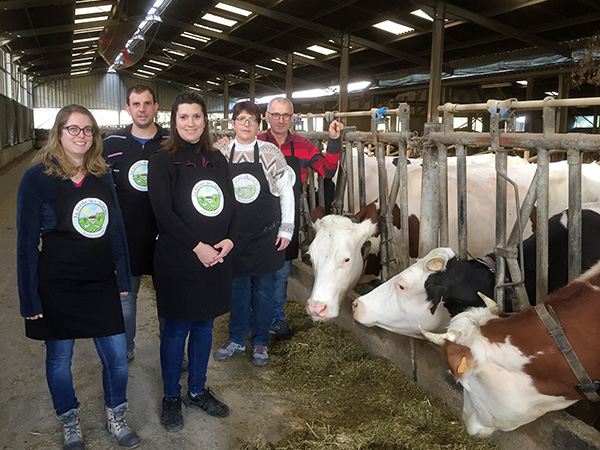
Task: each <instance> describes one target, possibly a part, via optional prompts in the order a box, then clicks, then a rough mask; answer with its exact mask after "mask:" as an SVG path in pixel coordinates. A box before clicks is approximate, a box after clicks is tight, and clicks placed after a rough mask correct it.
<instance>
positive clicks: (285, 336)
mask: <svg viewBox="0 0 600 450" xmlns="http://www.w3.org/2000/svg"><path fill="white" fill-rule="evenodd" d="M269 333H271V334H274V335H275V336H277V337H278V338H279V339H281V340H282V341H287V340H289V339H291V338H292V337H293V336H294V332H293V331H292V330H291V329H290V326H289V325H288V324H287V323H285V322H284V321H283V320H281V319H277V320H276V321H275V322H273V323H272V324H271V328H270V329H269Z"/></svg>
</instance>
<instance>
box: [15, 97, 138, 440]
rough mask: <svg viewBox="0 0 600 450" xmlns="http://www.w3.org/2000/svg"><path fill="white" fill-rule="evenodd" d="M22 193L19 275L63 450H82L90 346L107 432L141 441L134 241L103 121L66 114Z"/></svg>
mask: <svg viewBox="0 0 600 450" xmlns="http://www.w3.org/2000/svg"><path fill="white" fill-rule="evenodd" d="M34 162H35V163H36V164H35V165H34V166H33V167H31V168H30V169H29V170H27V172H25V174H24V176H23V179H22V180H21V183H20V185H19V191H18V196H17V232H18V237H17V274H18V287H19V300H20V309H21V315H22V316H23V317H25V319H26V320H25V334H26V335H27V337H29V338H32V339H37V340H43V341H45V344H46V379H47V381H48V387H49V389H50V394H51V396H52V402H53V404H54V409H55V410H56V414H57V416H58V420H59V421H60V422H61V423H62V425H63V435H64V447H63V448H68V449H73V450H75V449H83V448H84V445H83V437H82V433H81V428H80V421H79V401H78V400H77V397H76V396H75V391H74V389H73V376H72V372H71V359H72V356H73V347H74V345H75V340H76V339H79V338H92V339H93V341H94V345H95V346H96V350H97V352H98V356H99V357H100V361H101V362H102V384H103V387H104V403H105V410H106V417H107V422H106V425H107V428H108V431H109V432H110V433H111V434H112V435H114V436H115V437H116V439H117V441H118V442H119V444H120V445H122V446H124V447H133V446H136V445H137V444H138V443H139V442H140V439H139V438H138V436H136V434H135V433H134V432H133V431H131V429H130V428H129V427H128V426H127V424H126V423H125V421H124V420H123V416H124V414H125V411H126V409H127V398H126V390H127V377H128V365H127V347H126V342H125V328H124V324H123V313H122V311H121V301H120V298H119V294H120V293H121V294H126V293H127V292H128V291H129V289H130V279H131V273H130V268H129V258H128V252H127V241H126V235H125V228H124V225H123V220H122V217H121V212H120V209H119V205H118V202H117V196H116V192H115V188H114V185H113V181H112V178H111V176H110V175H109V174H108V171H107V166H106V163H105V162H104V159H103V158H102V138H101V137H100V130H99V128H98V125H97V123H96V120H95V119H94V117H93V116H92V114H91V113H90V112H89V111H88V110H87V109H86V108H84V107H83V106H79V105H68V106H65V107H64V108H62V109H61V110H60V111H59V112H58V114H57V116H56V121H55V122H54V126H53V127H52V129H51V130H50V134H49V137H48V143H47V145H46V146H45V147H44V148H42V149H41V150H40V151H39V152H38V154H37V155H36V157H35V158H34Z"/></svg>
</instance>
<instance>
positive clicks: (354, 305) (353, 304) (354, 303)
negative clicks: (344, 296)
mask: <svg viewBox="0 0 600 450" xmlns="http://www.w3.org/2000/svg"><path fill="white" fill-rule="evenodd" d="M356 308H358V300H354V301H353V302H352V313H355V312H356Z"/></svg>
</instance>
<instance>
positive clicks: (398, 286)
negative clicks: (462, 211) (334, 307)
mask: <svg viewBox="0 0 600 450" xmlns="http://www.w3.org/2000/svg"><path fill="white" fill-rule="evenodd" d="M454 256H455V254H454V252H453V251H452V249H450V248H447V247H440V248H436V249H433V250H432V251H430V252H429V253H428V254H427V255H426V256H425V257H424V258H422V259H420V260H418V261H417V262H416V263H414V264H413V265H412V266H410V267H408V268H407V269H405V270H403V271H402V272H400V273H399V274H398V275H396V276H394V277H392V278H390V279H389V280H388V281H386V282H385V283H383V284H382V285H381V286H379V287H377V288H376V289H374V290H372V291H371V292H369V293H368V294H366V295H363V296H362V297H359V298H357V299H356V300H355V301H354V303H353V304H352V310H353V311H354V320H356V321H357V322H360V323H362V324H363V325H366V326H368V327H372V326H378V327H381V328H384V329H386V330H389V331H393V332H394V333H399V334H404V335H406V336H412V337H417V338H422V337H423V335H422V334H421V331H420V330H419V325H420V326H421V327H422V328H423V329H425V330H430V331H443V330H445V329H446V327H447V326H448V323H449V322H450V314H449V313H448V310H447V309H446V308H444V307H443V305H439V306H438V308H437V309H436V310H435V313H434V314H431V306H432V304H431V302H430V301H428V300H427V293H426V292H425V281H426V280H427V278H428V277H429V275H431V274H432V273H435V272H439V271H440V270H443V269H444V268H445V267H446V263H447V262H448V260H450V259H451V258H453V257H454Z"/></svg>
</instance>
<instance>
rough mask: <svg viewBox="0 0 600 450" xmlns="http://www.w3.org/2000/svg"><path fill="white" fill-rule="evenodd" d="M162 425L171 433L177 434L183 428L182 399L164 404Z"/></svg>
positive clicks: (170, 400)
mask: <svg viewBox="0 0 600 450" xmlns="http://www.w3.org/2000/svg"><path fill="white" fill-rule="evenodd" d="M162 407H163V409H162V414H161V416H160V424H161V425H162V427H163V428H164V429H165V430H167V431H168V432H169V433H175V432H177V431H179V430H181V429H182V428H183V415H182V414H181V397H174V398H170V399H169V400H165V399H164V398H163V402H162Z"/></svg>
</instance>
